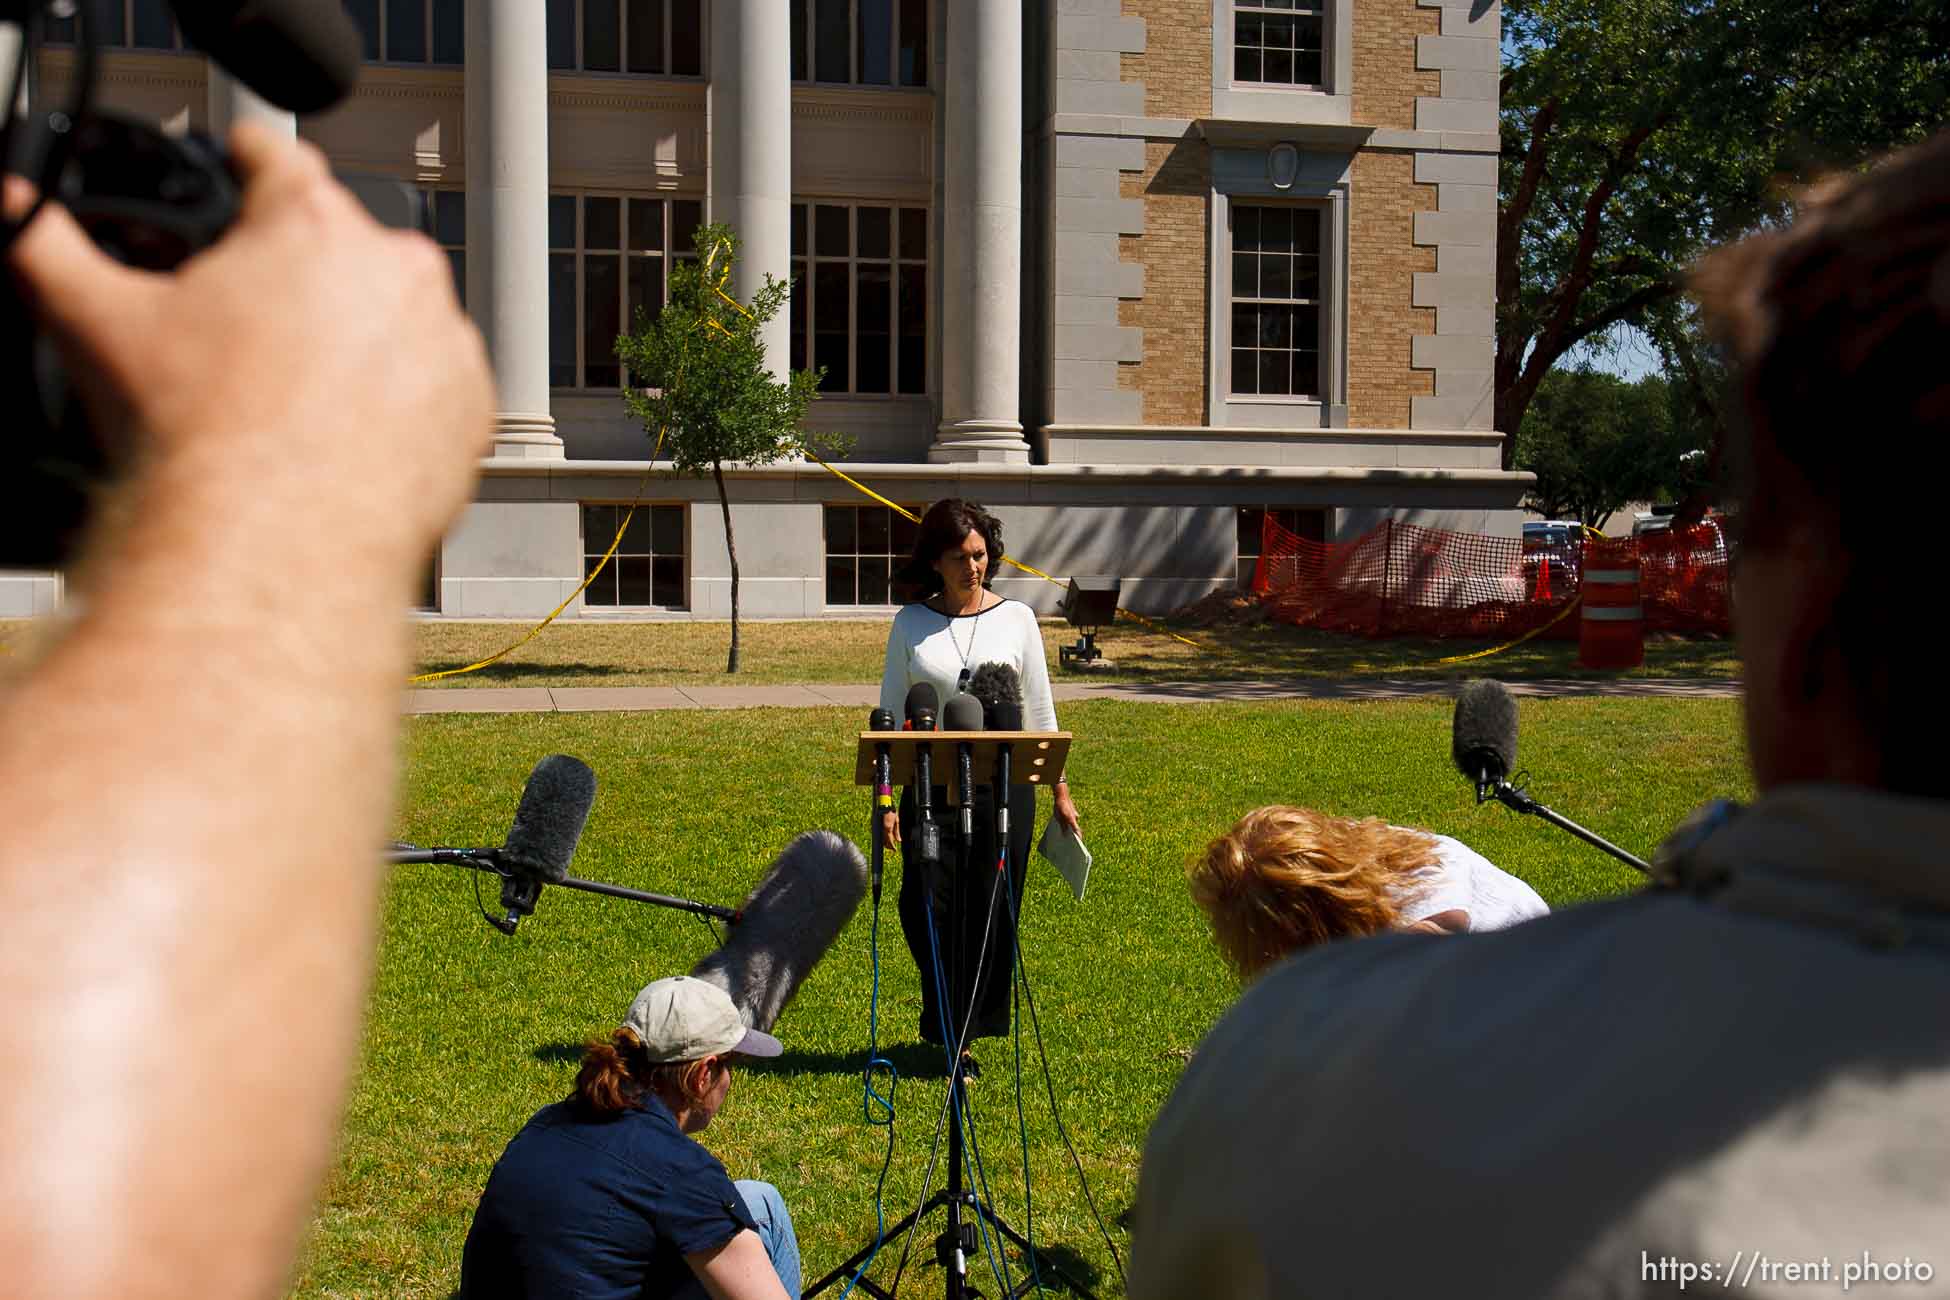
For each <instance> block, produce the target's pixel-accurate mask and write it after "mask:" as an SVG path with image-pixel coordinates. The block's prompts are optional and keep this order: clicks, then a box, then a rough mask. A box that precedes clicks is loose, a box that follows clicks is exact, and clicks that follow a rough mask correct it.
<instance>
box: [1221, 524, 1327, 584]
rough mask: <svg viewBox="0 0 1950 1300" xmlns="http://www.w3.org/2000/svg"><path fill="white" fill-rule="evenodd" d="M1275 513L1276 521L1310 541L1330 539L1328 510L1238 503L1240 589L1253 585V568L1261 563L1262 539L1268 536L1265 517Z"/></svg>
mask: <svg viewBox="0 0 1950 1300" xmlns="http://www.w3.org/2000/svg"><path fill="white" fill-rule="evenodd" d="M1268 516H1271V517H1272V520H1273V522H1274V523H1276V524H1278V525H1279V526H1280V527H1282V528H1284V529H1286V530H1287V531H1288V532H1289V533H1292V534H1293V535H1294V536H1296V537H1299V538H1302V539H1304V540H1306V541H1309V542H1324V541H1326V540H1327V512H1326V511H1325V510H1310V509H1304V508H1300V507H1295V506H1241V507H1239V567H1238V582H1239V590H1241V591H1244V590H1246V589H1247V588H1248V587H1250V586H1252V585H1253V570H1254V569H1255V568H1257V567H1258V565H1259V556H1260V546H1261V545H1262V544H1263V543H1262V541H1261V539H1262V538H1263V537H1264V536H1265V528H1266V520H1267V518H1268Z"/></svg>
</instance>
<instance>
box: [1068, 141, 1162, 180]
mask: <svg viewBox="0 0 1950 1300" xmlns="http://www.w3.org/2000/svg"><path fill="white" fill-rule="evenodd" d="M1053 161H1054V162H1055V164H1056V165H1057V166H1058V167H1112V168H1115V169H1116V170H1118V171H1121V172H1141V171H1143V170H1144V141H1142V140H1120V139H1117V138H1115V137H1111V136H1101V135H1058V136H1057V137H1056V149H1055V153H1054V155H1053Z"/></svg>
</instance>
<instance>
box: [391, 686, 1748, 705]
mask: <svg viewBox="0 0 1950 1300" xmlns="http://www.w3.org/2000/svg"><path fill="white" fill-rule="evenodd" d="M1505 684H1506V685H1507V686H1508V687H1509V688H1510V693H1511V694H1512V695H1529V696H1552V697H1562V696H1591V695H1597V696H1633V697H1650V696H1667V697H1673V698H1679V699H1695V700H1730V699H1737V698H1738V697H1739V695H1740V683H1738V682H1735V681H1725V680H1719V679H1712V680H1708V679H1698V678H1682V677H1639V678H1623V679H1619V680H1615V681H1605V680H1580V679H1576V678H1566V679H1562V680H1546V681H1529V682H1508V683H1505ZM1460 685H1461V682H1460V681H1458V680H1455V679H1450V678H1437V679H1430V678H1386V677H1378V678H1372V679H1366V678H1362V679H1348V678H1336V677H1298V678H1288V679H1283V680H1270V681H1245V682H1101V683H1100V682H1069V681H1060V682H1055V683H1053V684H1052V688H1051V693H1052V694H1053V695H1054V696H1055V697H1056V699H1057V700H1058V701H1059V702H1062V701H1068V700H1143V701H1149V702H1151V703H1162V704H1197V703H1204V702H1207V701H1211V700H1245V701H1265V700H1419V699H1447V698H1450V697H1452V696H1454V695H1455V693H1456V690H1457V688H1458V687H1459V686H1460ZM879 703H880V687H879V685H878V684H877V683H862V684H858V685H844V684H842V685H831V686H509V687H490V688H486V689H482V688H471V687H457V688H454V689H452V690H425V689H409V690H408V691H407V692H406V705H405V707H406V712H408V713H633V712H640V711H645V710H651V709H763V708H773V709H823V708H834V707H838V708H849V709H862V710H865V709H871V708H874V707H875V706H876V705H878V704H879Z"/></svg>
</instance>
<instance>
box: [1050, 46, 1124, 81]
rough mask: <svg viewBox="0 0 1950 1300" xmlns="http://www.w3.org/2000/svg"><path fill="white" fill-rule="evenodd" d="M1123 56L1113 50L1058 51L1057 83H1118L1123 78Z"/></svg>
mask: <svg viewBox="0 0 1950 1300" xmlns="http://www.w3.org/2000/svg"><path fill="white" fill-rule="evenodd" d="M1123 57H1124V56H1123V55H1121V54H1119V53H1117V51H1115V50H1058V51H1057V52H1056V79H1057V80H1058V81H1118V80H1121V79H1122V77H1123V72H1122V67H1121V64H1122V60H1123Z"/></svg>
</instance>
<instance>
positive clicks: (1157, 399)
mask: <svg viewBox="0 0 1950 1300" xmlns="http://www.w3.org/2000/svg"><path fill="white" fill-rule="evenodd" d="M1210 80H1211V79H1210V78H1209V77H1208V78H1207V84H1208V85H1209V84H1210ZM1122 188H1123V194H1124V197H1125V198H1141V199H1143V200H1144V229H1145V233H1144V234H1142V235H1124V236H1122V237H1120V238H1119V239H1118V241H1117V254H1118V257H1119V259H1120V260H1122V261H1125V262H1139V263H1142V264H1143V266H1144V297H1142V298H1138V299H1135V300H1132V299H1126V300H1125V301H1123V302H1120V303H1118V304H1117V322H1118V324H1120V325H1132V326H1136V327H1138V328H1140V329H1142V330H1143V331H1144V360H1143V361H1142V362H1140V363H1138V364H1136V365H1128V364H1127V365H1122V366H1119V367H1118V371H1117V381H1118V387H1120V388H1135V389H1137V390H1138V391H1139V392H1141V393H1143V394H1144V422H1145V423H1146V424H1153V425H1157V424H1164V425H1201V424H1204V423H1205V359H1206V356H1205V353H1206V347H1205V335H1206V329H1205V316H1206V310H1205V308H1206V280H1205V263H1206V258H1207V235H1206V228H1205V226H1206V199H1207V195H1208V194H1209V193H1210V190H1211V161H1210V152H1209V150H1208V149H1207V147H1206V145H1205V142H1204V141H1202V140H1196V139H1188V140H1177V141H1172V140H1151V141H1148V142H1147V143H1146V144H1145V146H1144V171H1143V173H1142V174H1126V175H1125V176H1124V177H1123V178H1122ZM1403 347H1404V348H1406V347H1407V344H1406V343H1404V344H1403Z"/></svg>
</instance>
